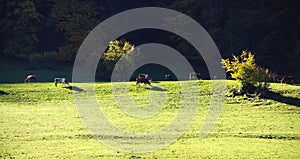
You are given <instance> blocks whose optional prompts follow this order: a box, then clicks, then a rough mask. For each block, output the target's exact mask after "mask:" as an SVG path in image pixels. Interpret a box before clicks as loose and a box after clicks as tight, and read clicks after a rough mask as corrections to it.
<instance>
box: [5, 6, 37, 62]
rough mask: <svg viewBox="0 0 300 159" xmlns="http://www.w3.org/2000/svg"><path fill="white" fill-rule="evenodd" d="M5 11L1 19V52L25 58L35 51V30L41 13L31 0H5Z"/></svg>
mask: <svg viewBox="0 0 300 159" xmlns="http://www.w3.org/2000/svg"><path fill="white" fill-rule="evenodd" d="M4 5H6V12H5V13H4V14H5V15H4V18H3V21H1V24H0V26H1V34H2V35H3V36H4V37H3V39H4V40H3V43H4V44H3V54H5V55H9V56H15V57H21V58H25V57H27V56H28V55H29V54H31V53H34V52H36V45H37V42H38V39H37V35H36V33H37V31H38V29H39V22H40V18H41V15H40V14H39V13H38V12H37V11H36V6H35V3H34V2H33V1H16V0H12V1H7V2H6V4H5V3H4Z"/></svg>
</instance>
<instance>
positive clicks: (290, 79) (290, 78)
mask: <svg viewBox="0 0 300 159" xmlns="http://www.w3.org/2000/svg"><path fill="white" fill-rule="evenodd" d="M280 83H287V84H294V83H295V78H294V77H293V76H284V77H283V78H282V79H281V80H280Z"/></svg>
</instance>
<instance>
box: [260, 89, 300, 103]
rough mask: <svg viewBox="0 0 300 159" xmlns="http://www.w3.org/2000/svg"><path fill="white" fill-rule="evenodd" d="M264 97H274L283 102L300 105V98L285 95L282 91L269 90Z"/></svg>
mask: <svg viewBox="0 0 300 159" xmlns="http://www.w3.org/2000/svg"><path fill="white" fill-rule="evenodd" d="M262 98H265V99H272V100H275V101H278V102H281V103H285V104H289V105H294V106H297V107H300V99H299V98H294V97H285V96H283V95H281V94H280V93H276V92H272V91H269V92H268V93H267V94H266V95H264V96H262Z"/></svg>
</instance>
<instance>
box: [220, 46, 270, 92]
mask: <svg viewBox="0 0 300 159" xmlns="http://www.w3.org/2000/svg"><path fill="white" fill-rule="evenodd" d="M221 63H222V64H223V67H224V68H225V69H226V72H229V73H230V75H231V77H232V78H233V79H236V80H237V81H238V82H239V83H240V84H241V88H240V92H241V93H251V94H252V93H256V94H259V93H265V92H266V90H267V89H268V86H269V84H268V80H269V79H270V74H269V70H268V69H263V68H261V67H259V66H257V65H256V64H255V59H254V55H253V54H252V53H251V52H247V51H243V52H242V54H241V55H240V56H233V59H232V60H229V59H222V62H221Z"/></svg>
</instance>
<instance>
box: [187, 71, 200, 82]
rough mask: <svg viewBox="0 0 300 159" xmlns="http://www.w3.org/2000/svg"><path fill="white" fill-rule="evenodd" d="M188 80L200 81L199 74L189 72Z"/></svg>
mask: <svg viewBox="0 0 300 159" xmlns="http://www.w3.org/2000/svg"><path fill="white" fill-rule="evenodd" d="M189 79H190V80H199V79H201V74H200V73H197V72H191V73H190V74H189Z"/></svg>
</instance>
